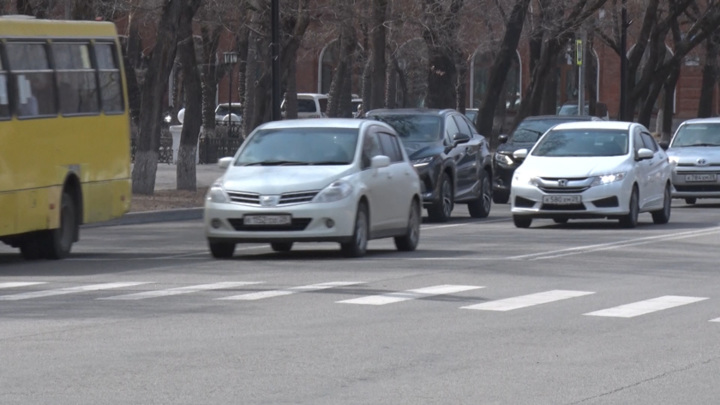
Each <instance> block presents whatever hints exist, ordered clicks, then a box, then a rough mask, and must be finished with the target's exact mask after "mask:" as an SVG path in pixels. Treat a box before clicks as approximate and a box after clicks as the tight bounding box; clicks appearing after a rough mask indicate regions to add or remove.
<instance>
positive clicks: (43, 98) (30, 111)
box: [5, 42, 57, 118]
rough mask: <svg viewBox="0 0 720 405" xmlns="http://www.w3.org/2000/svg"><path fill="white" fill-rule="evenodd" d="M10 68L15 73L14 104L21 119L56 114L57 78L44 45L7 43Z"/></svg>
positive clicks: (13, 84) (39, 43) (38, 43)
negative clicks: (55, 79)
mask: <svg viewBox="0 0 720 405" xmlns="http://www.w3.org/2000/svg"><path fill="white" fill-rule="evenodd" d="M5 49H6V51H7V57H8V65H9V66H8V67H9V70H10V72H11V73H13V78H14V80H13V83H12V86H13V87H14V92H13V105H14V107H15V109H16V110H15V111H16V113H17V115H18V117H20V118H31V117H40V116H45V117H47V116H53V115H57V106H56V105H55V81H54V79H53V71H52V70H51V69H50V63H49V62H48V55H47V52H46V48H45V44H44V43H42V42H8V43H7V44H6V46H5Z"/></svg>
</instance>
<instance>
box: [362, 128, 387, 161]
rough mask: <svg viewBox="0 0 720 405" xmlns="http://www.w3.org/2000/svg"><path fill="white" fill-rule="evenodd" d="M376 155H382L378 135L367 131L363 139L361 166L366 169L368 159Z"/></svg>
mask: <svg viewBox="0 0 720 405" xmlns="http://www.w3.org/2000/svg"><path fill="white" fill-rule="evenodd" d="M377 155H382V148H381V147H380V141H379V139H378V136H377V134H376V133H374V132H367V133H366V134H365V138H364V139H363V147H362V168H363V169H367V168H368V167H370V160H371V159H372V158H373V157H375V156H377Z"/></svg>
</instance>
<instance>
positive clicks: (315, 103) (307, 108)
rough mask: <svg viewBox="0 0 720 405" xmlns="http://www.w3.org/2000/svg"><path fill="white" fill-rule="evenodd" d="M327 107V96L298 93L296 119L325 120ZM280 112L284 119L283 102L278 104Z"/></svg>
mask: <svg viewBox="0 0 720 405" xmlns="http://www.w3.org/2000/svg"><path fill="white" fill-rule="evenodd" d="M327 106H328V96H327V94H319V93H298V95H297V115H298V118H326V117H327ZM280 111H281V114H282V116H283V117H285V100H283V101H282V103H281V104H280Z"/></svg>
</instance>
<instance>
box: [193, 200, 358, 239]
mask: <svg viewBox="0 0 720 405" xmlns="http://www.w3.org/2000/svg"><path fill="white" fill-rule="evenodd" d="M356 210H357V201H356V200H355V199H353V198H345V199H343V200H341V201H336V202H332V203H308V204H297V205H292V206H283V207H259V206H249V205H241V204H234V203H230V204H224V203H222V204H221V203H213V202H210V201H207V202H206V204H205V210H204V215H203V222H204V226H205V236H206V237H207V238H208V239H209V240H212V241H223V242H235V243H247V242H257V243H272V242H346V241H349V240H351V238H352V235H353V232H354V226H355V213H356ZM247 215H290V216H291V217H292V222H291V224H289V225H245V224H244V217H245V216H247Z"/></svg>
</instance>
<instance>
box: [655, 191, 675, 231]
mask: <svg viewBox="0 0 720 405" xmlns="http://www.w3.org/2000/svg"><path fill="white" fill-rule="evenodd" d="M671 205H672V194H671V191H670V185H669V184H668V185H667V186H665V192H664V193H663V207H662V209H659V210H657V211H653V212H652V213H651V214H652V219H653V223H655V224H657V225H663V224H667V223H668V222H669V221H670V207H671Z"/></svg>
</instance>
